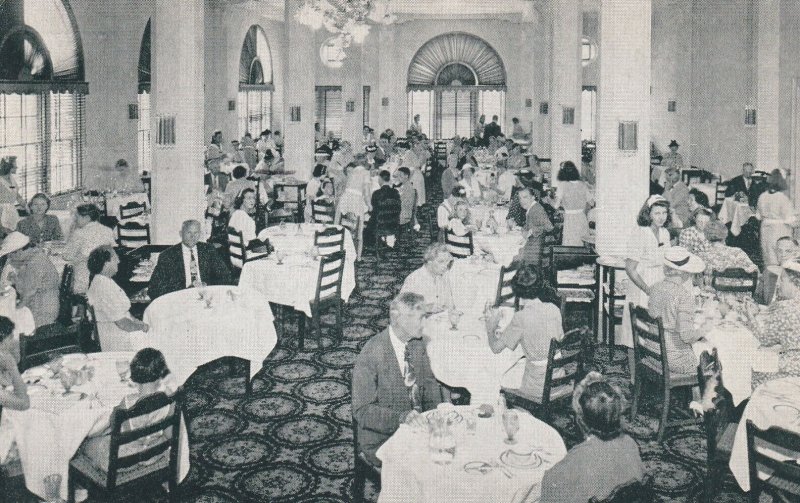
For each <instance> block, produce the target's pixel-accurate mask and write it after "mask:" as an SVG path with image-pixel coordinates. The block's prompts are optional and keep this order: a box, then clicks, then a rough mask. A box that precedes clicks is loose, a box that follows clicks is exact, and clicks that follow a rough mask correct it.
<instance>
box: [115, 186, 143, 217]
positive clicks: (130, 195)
mask: <svg viewBox="0 0 800 503" xmlns="http://www.w3.org/2000/svg"><path fill="white" fill-rule="evenodd" d="M105 200H106V215H107V216H109V217H116V218H118V219H121V218H120V212H119V208H120V206H125V205H126V204H130V203H137V204H143V205H145V207H146V208H149V207H150V200H149V198H148V197H147V192H106V193H105Z"/></svg>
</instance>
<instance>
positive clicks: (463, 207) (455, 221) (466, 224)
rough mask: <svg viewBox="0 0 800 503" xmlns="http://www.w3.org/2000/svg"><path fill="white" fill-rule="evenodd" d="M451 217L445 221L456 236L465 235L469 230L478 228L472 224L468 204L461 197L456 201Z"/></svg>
mask: <svg viewBox="0 0 800 503" xmlns="http://www.w3.org/2000/svg"><path fill="white" fill-rule="evenodd" d="M453 213H454V215H453V218H451V219H450V221H449V222H448V223H447V227H448V228H449V229H450V230H451V231H452V232H453V234H455V235H456V236H466V235H467V234H468V233H470V232H475V231H477V230H478V228H477V227H476V226H475V225H473V224H472V219H471V218H470V214H469V204H467V202H466V201H464V200H463V199H461V200H459V201H458V202H456V206H455V209H454V210H453Z"/></svg>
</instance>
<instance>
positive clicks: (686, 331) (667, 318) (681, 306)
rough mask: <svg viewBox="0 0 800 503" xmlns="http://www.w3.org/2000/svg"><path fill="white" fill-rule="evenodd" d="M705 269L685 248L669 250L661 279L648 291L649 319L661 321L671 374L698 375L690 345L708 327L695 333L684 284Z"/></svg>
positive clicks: (690, 299) (690, 298)
mask: <svg viewBox="0 0 800 503" xmlns="http://www.w3.org/2000/svg"><path fill="white" fill-rule="evenodd" d="M705 268H706V264H705V262H703V260H702V259H701V258H699V257H697V256H696V255H692V254H691V253H689V250H687V249H686V248H682V247H680V246H675V247H672V248H670V249H668V250H666V251H664V258H663V274H664V279H663V280H661V281H659V282H657V283H656V284H654V285H653V286H652V287H650V299H649V301H648V304H647V310H648V311H649V312H650V316H652V317H654V318H661V323H662V324H663V326H664V344H665V346H666V350H667V358H668V360H669V369H670V371H671V372H675V373H678V374H694V373H695V372H696V371H697V363H698V361H697V356H695V354H694V351H693V350H692V343H694V342H696V341H698V340H700V339H702V338H703V335H704V334H706V333H707V332H708V330H709V327H706V326H703V327H700V328H699V329H697V330H695V328H694V309H695V303H694V295H692V293H691V292H689V291H687V289H686V283H687V282H690V281H691V279H692V277H693V276H694V275H695V274H699V273H701V272H703V271H704V270H705Z"/></svg>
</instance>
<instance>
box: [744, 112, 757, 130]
mask: <svg viewBox="0 0 800 503" xmlns="http://www.w3.org/2000/svg"><path fill="white" fill-rule="evenodd" d="M744 125H745V126H755V125H756V109H755V108H745V109H744Z"/></svg>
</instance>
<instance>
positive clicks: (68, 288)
mask: <svg viewBox="0 0 800 503" xmlns="http://www.w3.org/2000/svg"><path fill="white" fill-rule="evenodd" d="M74 278H75V269H74V268H73V267H72V265H70V264H67V265H65V266H64V272H63V273H61V284H60V285H59V286H58V321H59V322H60V323H62V324H64V325H68V324H70V323H72V307H73V295H74V293H75V291H74V289H73V285H74V282H75V280H74Z"/></svg>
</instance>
